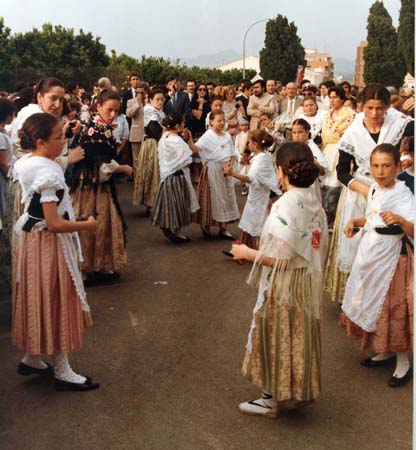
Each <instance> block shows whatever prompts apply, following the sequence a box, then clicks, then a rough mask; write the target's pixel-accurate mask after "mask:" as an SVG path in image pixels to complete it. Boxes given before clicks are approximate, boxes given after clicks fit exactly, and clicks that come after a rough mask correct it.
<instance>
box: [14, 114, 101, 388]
mask: <svg viewBox="0 0 416 450" xmlns="http://www.w3.org/2000/svg"><path fill="white" fill-rule="evenodd" d="M64 140H65V136H64V133H63V127H62V125H61V124H60V123H59V122H58V120H57V119H56V118H55V117H53V116H51V115H50V114H46V113H35V114H33V115H32V116H31V117H29V118H28V119H27V120H26V121H25V123H24V125H23V128H22V130H21V138H20V145H21V148H22V149H23V150H30V151H31V153H30V154H29V156H28V157H27V158H24V159H23V158H21V159H20V160H19V161H18V162H16V164H15V169H16V171H17V174H18V177H19V182H20V184H21V189H22V200H23V202H24V205H25V206H24V213H23V215H22V216H21V217H20V219H19V220H18V221H17V223H16V227H15V229H16V232H17V234H18V236H19V240H18V248H17V261H16V264H15V265H14V268H15V271H16V274H15V277H14V286H13V331H12V336H13V343H14V344H15V345H16V346H17V347H18V348H19V349H20V350H23V351H24V352H25V356H24V358H23V359H22V361H21V363H20V364H19V365H18V368H17V372H18V373H19V374H20V375H32V374H36V375H49V374H52V373H54V374H55V381H54V387H55V389H57V390H77V391H84V390H90V389H95V388H97V387H98V383H96V382H94V381H92V380H91V378H89V377H84V376H81V375H78V374H77V373H75V372H74V371H73V370H72V369H71V367H70V365H69V362H68V355H67V354H68V352H71V351H72V350H76V349H79V348H80V347H81V345H82V334H83V328H84V327H86V326H90V325H91V324H92V321H91V314H90V309H89V306H88V304H87V302H86V295H85V291H84V286H83V282H82V276H81V274H80V272H79V268H78V267H79V266H78V264H79V258H80V259H82V258H81V254H80V247H79V240H78V235H77V233H76V232H78V231H88V232H89V233H93V232H94V231H95V229H96V226H97V222H96V220H95V219H94V217H91V216H90V217H88V218H86V220H85V221H81V222H76V221H75V216H74V211H73V209H72V206H71V200H70V198H69V193H68V187H67V186H66V184H65V178H64V174H63V172H62V168H61V167H60V166H59V165H58V164H57V163H56V162H54V159H55V158H56V157H57V156H59V155H60V153H61V150H62V147H63V145H64ZM77 244H78V245H77ZM42 354H46V355H52V356H53V362H54V367H53V369H52V367H51V366H50V365H48V364H46V363H45V362H44V361H43V360H42V359H41V355H42Z"/></svg>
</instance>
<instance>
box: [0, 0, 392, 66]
mask: <svg viewBox="0 0 416 450" xmlns="http://www.w3.org/2000/svg"><path fill="white" fill-rule="evenodd" d="M372 3H373V0H349V1H346V0H331V1H330V0H252V1H248V0H234V1H233V0H176V2H175V1H172V0H147V1H143V0H118V1H117V0H111V1H110V0H65V1H64V0H54V1H51V0H0V6H1V9H0V16H3V18H4V21H5V25H6V26H8V27H9V28H11V30H12V33H17V32H26V31H30V30H31V29H32V28H34V27H37V28H40V27H41V25H42V24H43V23H45V22H50V23H52V24H53V25H62V26H64V27H66V28H74V29H75V30H76V31H77V30H79V29H80V28H82V29H83V30H84V31H85V32H91V33H92V34H93V35H94V36H100V37H101V42H102V43H103V44H105V45H106V47H107V52H108V53H110V50H112V49H114V50H115V51H116V52H117V54H120V53H123V52H124V53H126V54H128V55H130V56H133V57H135V58H140V57H141V55H146V56H163V57H169V58H170V59H176V58H180V57H189V58H193V57H196V56H199V55H203V54H214V53H218V52H221V51H223V50H230V49H231V50H235V51H236V52H238V53H239V54H242V53H243V37H244V34H245V32H246V30H247V29H248V28H249V27H250V25H251V24H253V23H254V22H256V21H257V20H261V19H267V18H270V17H276V16H277V14H283V15H285V16H286V17H287V18H288V20H289V21H291V22H292V21H293V22H294V23H295V25H296V26H297V29H298V35H299V36H300V38H301V41H302V45H303V46H304V47H305V48H317V49H318V50H319V51H326V52H329V53H330V54H331V55H332V56H333V57H336V58H347V59H350V60H354V59H355V52H356V47H357V46H358V44H359V43H360V41H362V40H365V39H366V35H367V30H366V26H367V17H368V12H369V8H370V6H371V5H372ZM384 5H385V7H386V9H387V10H388V12H389V13H390V15H391V17H392V19H393V24H394V25H395V26H396V27H397V25H398V17H399V10H400V0H384ZM265 24H266V22H262V23H259V24H257V25H255V26H254V27H253V28H252V29H251V30H250V31H249V33H248V34H247V38H246V55H247V56H248V55H258V53H259V51H260V50H261V48H262V47H263V45H264V32H265ZM224 62H228V61H224Z"/></svg>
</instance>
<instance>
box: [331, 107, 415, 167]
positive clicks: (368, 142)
mask: <svg viewBox="0 0 416 450" xmlns="http://www.w3.org/2000/svg"><path fill="white" fill-rule="evenodd" d="M364 118H365V115H364V113H363V112H362V113H359V114H357V115H356V116H355V119H354V120H353V122H352V123H351V125H350V126H349V127H348V129H347V131H346V132H345V133H344V135H343V136H342V138H341V140H340V141H339V143H338V148H339V150H342V151H343V152H345V153H348V154H350V155H352V156H353V157H354V158H355V162H356V163H357V165H358V167H359V170H358V172H359V173H368V174H369V173H370V155H371V152H372V151H373V150H374V148H375V147H376V145H378V144H393V145H397V144H398V143H399V141H400V139H401V138H402V136H403V133H404V130H405V128H406V125H407V124H408V123H409V122H410V120H411V119H410V117H408V116H405V115H404V114H401V113H399V112H397V111H396V110H394V111H392V108H389V109H388V110H387V112H386V114H385V116H384V121H383V125H382V126H381V129H380V135H379V138H378V142H377V143H376V142H374V140H373V138H372V137H371V136H370V133H369V132H368V130H367V128H366V127H365V126H364Z"/></svg>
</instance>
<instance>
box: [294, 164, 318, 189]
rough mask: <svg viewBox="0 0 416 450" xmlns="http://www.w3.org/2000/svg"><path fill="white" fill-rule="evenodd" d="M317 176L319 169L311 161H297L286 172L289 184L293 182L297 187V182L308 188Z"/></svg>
mask: <svg viewBox="0 0 416 450" xmlns="http://www.w3.org/2000/svg"><path fill="white" fill-rule="evenodd" d="M318 176H319V168H318V167H317V166H316V164H315V163H314V162H312V161H299V162H297V163H296V164H294V165H293V166H292V167H291V168H290V169H289V170H288V177H289V182H290V183H291V184H293V183H292V181H295V184H296V185H297V184H298V183H299V181H301V182H302V184H304V183H305V184H306V185H308V186H310V185H311V184H312V183H313V182H314V181H315V180H316V178H317V177H318Z"/></svg>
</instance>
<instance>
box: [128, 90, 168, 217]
mask: <svg viewBox="0 0 416 450" xmlns="http://www.w3.org/2000/svg"><path fill="white" fill-rule="evenodd" d="M149 101H150V103H149V104H147V105H146V106H145V107H144V132H145V138H144V142H143V144H142V148H141V150H140V154H139V160H138V163H137V165H138V169H137V173H136V174H135V177H134V196H133V205H145V206H146V212H145V215H146V217H149V216H150V214H151V210H152V207H153V205H154V202H155V199H156V192H157V189H158V187H159V183H160V174H159V162H158V160H157V143H158V142H159V139H160V138H161V136H162V131H163V127H162V120H163V119H164V118H165V113H164V112H163V102H164V101H165V97H164V94H163V91H162V90H161V89H151V90H150V92H149Z"/></svg>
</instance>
